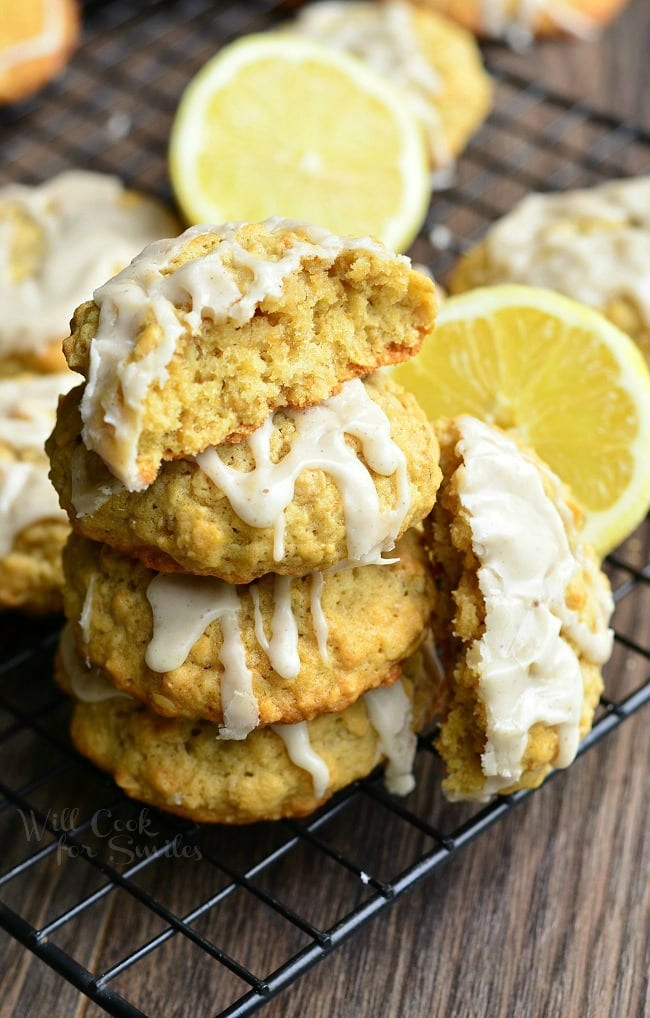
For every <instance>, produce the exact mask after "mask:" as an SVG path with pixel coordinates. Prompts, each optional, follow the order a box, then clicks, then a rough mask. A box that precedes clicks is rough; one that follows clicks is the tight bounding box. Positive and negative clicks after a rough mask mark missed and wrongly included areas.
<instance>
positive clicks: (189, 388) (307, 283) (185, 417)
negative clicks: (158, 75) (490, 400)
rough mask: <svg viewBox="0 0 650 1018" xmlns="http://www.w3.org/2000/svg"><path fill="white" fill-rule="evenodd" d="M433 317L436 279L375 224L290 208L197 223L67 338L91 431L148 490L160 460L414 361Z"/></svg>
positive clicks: (111, 458)
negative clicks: (255, 217)
mask: <svg viewBox="0 0 650 1018" xmlns="http://www.w3.org/2000/svg"><path fill="white" fill-rule="evenodd" d="M434 318H435V291H434V286H433V283H432V281H431V280H430V279H427V278H426V277H425V276H422V275H420V273H417V272H414V271H413V270H412V269H411V267H410V262H409V260H408V259H407V258H405V257H404V256H402V255H394V254H392V253H391V252H389V251H388V250H387V249H386V248H385V247H384V246H383V245H381V244H379V243H378V242H375V241H372V240H370V239H368V238H365V239H361V240H355V239H350V238H347V239H344V238H341V237H337V236H335V235H334V234H332V233H330V232H329V231H327V230H324V229H321V228H317V227H314V226H307V225H301V224H296V223H294V222H292V221H289V220H284V219H273V220H268V221H267V222H266V223H260V224H241V223H228V224H226V225H225V226H219V227H216V226H215V227H206V226H199V227H192V228H191V229H189V230H187V231H186V232H185V233H184V234H182V235H181V237H179V238H178V239H176V240H174V241H167V242H163V243H159V244H154V245H151V246H150V247H148V248H146V249H145V250H144V251H143V252H142V254H141V255H140V256H139V257H138V258H136V259H135V261H134V262H133V263H132V264H131V266H129V267H128V268H127V269H126V270H124V271H123V272H122V273H120V274H119V275H118V276H116V277H115V279H113V280H110V281H109V282H108V283H106V284H105V286H103V287H100V289H99V290H96V291H95V300H94V301H91V302H90V303H86V304H83V305H82V306H81V307H80V308H78V309H77V311H76V313H75V317H74V321H73V331H72V335H71V336H70V337H69V338H68V339H67V340H66V341H65V343H64V350H65V353H66V357H67V359H68V363H69V365H70V367H71V368H73V369H74V370H75V371H80V372H81V373H82V374H83V375H85V376H86V377H87V384H86V388H85V391H84V394H83V398H82V401H81V416H82V420H83V422H84V429H83V440H84V443H85V445H86V446H87V448H88V449H92V450H94V451H95V452H96V453H98V454H99V455H100V456H101V457H102V459H103V460H104V462H105V463H106V464H107V466H108V467H109V469H110V470H111V471H112V473H113V474H115V476H116V477H117V478H118V479H119V480H120V481H121V482H122V483H123V484H124V485H125V487H127V488H128V489H129V490H131V491H141V490H143V489H144V488H146V487H147V486H148V485H149V484H151V482H152V481H153V480H154V479H155V477H156V475H157V473H158V471H159V469H160V465H161V463H162V461H163V460H170V459H179V458H187V457H188V456H192V455H195V454H196V453H199V452H202V451H203V450H204V449H206V448H207V447H208V446H215V445H220V444H221V443H222V442H224V441H229V442H232V441H235V442H237V441H240V440H241V439H242V438H243V437H245V436H246V435H248V434H250V433H251V432H252V431H254V430H256V429H257V428H259V427H260V426H261V425H262V424H263V423H264V421H265V420H266V419H267V418H268V416H269V414H270V413H272V412H273V410H275V409H277V408H279V407H282V406H290V407H308V406H313V405H314V404H317V403H320V402H322V400H324V399H327V397H329V396H331V395H332V394H333V393H335V392H337V391H338V390H339V388H340V386H341V384H342V383H343V382H345V381H347V380H348V379H351V378H354V377H356V376H363V375H367V374H369V373H370V372H372V371H373V370H374V369H375V368H378V367H380V366H382V365H384V364H392V363H394V362H397V361H401V360H405V359H406V358H408V357H410V356H411V355H412V354H414V353H416V352H417V350H418V349H419V347H420V345H421V343H422V341H423V339H424V337H425V336H426V335H427V334H428V333H429V332H430V331H431V330H432V328H433V325H434Z"/></svg>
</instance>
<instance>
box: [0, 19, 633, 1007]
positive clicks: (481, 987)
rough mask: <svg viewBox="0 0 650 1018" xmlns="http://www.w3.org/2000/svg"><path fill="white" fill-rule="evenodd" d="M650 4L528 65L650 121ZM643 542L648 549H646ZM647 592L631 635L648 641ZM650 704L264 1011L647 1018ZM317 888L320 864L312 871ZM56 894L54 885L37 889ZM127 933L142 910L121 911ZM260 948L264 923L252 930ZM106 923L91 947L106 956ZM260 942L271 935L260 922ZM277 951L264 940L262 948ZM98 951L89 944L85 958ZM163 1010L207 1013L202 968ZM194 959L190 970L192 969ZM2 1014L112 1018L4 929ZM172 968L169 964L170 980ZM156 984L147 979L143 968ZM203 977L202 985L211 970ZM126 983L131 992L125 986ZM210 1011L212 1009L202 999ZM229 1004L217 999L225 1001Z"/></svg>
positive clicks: (524, 61) (529, 58)
mask: <svg viewBox="0 0 650 1018" xmlns="http://www.w3.org/2000/svg"><path fill="white" fill-rule="evenodd" d="M649 55H650V4H649V3H648V0H633V2H632V3H631V4H630V6H629V7H628V9H627V11H626V12H625V14H624V15H623V16H622V17H621V18H620V19H619V21H618V22H617V23H616V24H615V25H614V26H613V27H612V28H611V29H610V30H609V32H608V33H607V34H606V35H605V37H604V38H603V40H602V42H600V43H597V44H573V43H562V44H558V43H549V44H546V45H544V46H542V47H540V48H539V49H538V50H537V51H536V52H535V53H533V54H528V55H526V56H525V57H520V56H514V55H513V56H512V57H508V58H507V60H508V63H509V64H511V65H512V66H513V67H514V68H517V67H524V66H525V72H526V75H527V76H532V74H533V73H536V74H537V76H538V77H539V78H540V79H541V80H542V81H544V82H546V83H548V84H550V85H551V86H552V87H553V88H554V89H555V90H556V91H558V92H564V93H566V94H569V95H573V96H576V97H578V96H580V97H582V98H584V99H587V100H589V101H591V102H593V103H595V104H596V105H597V106H599V107H601V108H603V109H606V110H610V111H612V112H613V113H615V114H617V115H619V116H622V117H627V118H632V119H634V120H636V121H638V122H640V123H642V124H643V125H644V126H645V127H646V128H649V129H650V71H649V70H648V57H649ZM645 544H646V546H645V548H644V547H642V546H641V542H637V545H638V547H637V551H638V554H639V556H642V555H643V554H644V552H645V553H646V554H647V550H648V549H647V541H646V542H645ZM649 610H650V603H648V600H647V598H646V599H645V601H644V602H643V603H642V606H641V610H640V609H639V605H638V603H637V604H636V605H635V606H632V607H630V608H628V609H626V608H625V606H624V607H623V609H622V611H623V612H625V611H628V615H629V619H628V620H627V622H626V625H627V628H626V632H627V634H628V635H629V636H631V637H634V636H635V635H636V636H637V637H639V638H640V637H641V636H642V635H643V636H644V637H645V639H646V640H647V633H648V626H649V624H650V622H649V614H648V613H649ZM648 720H649V718H648V713H647V711H646V712H645V713H643V712H642V713H640V714H639V715H637V716H636V717H635V718H633V719H632V720H631V721H629V722H627V723H626V724H625V725H623V726H622V728H620V729H619V730H618V731H617V732H616V733H615V734H613V735H610V736H608V737H607V738H606V739H605V740H604V741H603V742H602V743H600V744H599V745H598V746H597V747H596V748H595V749H594V750H592V751H590V752H589V753H587V754H586V755H585V756H584V757H582V758H581V759H580V760H579V761H578V762H577V763H576V764H575V765H574V766H573V767H572V768H571V769H570V771H568V772H567V773H564V774H562V775H559V776H557V777H556V778H555V779H554V780H553V781H552V782H550V783H549V784H547V785H546V786H545V787H544V788H543V789H541V790H540V791H539V792H537V793H536V794H534V795H533V796H532V797H531V798H530V799H529V800H527V801H526V802H525V803H524V804H523V805H521V806H520V807H518V808H517V809H516V810H514V811H513V812H511V813H510V814H509V815H508V816H507V818H506V819H505V820H503V821H501V822H500V823H498V824H497V825H496V826H495V827H493V828H491V829H490V830H489V831H488V832H487V833H486V834H484V835H483V836H481V837H480V838H479V839H478V840H477V841H475V842H473V843H472V844H471V845H469V846H468V847H467V848H465V849H463V851H462V852H461V853H459V855H458V856H456V857H455V858H454V859H453V860H452V861H451V862H450V863H449V864H447V866H446V868H443V869H442V870H441V871H438V873H437V874H436V875H435V876H434V877H433V878H431V879H429V880H426V881H424V882H423V883H421V884H419V885H418V886H417V887H416V888H415V889H414V890H412V891H411V892H410V893H408V894H407V895H406V896H405V897H403V898H402V899H400V900H399V901H398V902H397V903H396V904H395V905H394V906H393V907H392V908H390V909H389V910H388V911H387V912H385V913H384V914H383V915H381V916H380V917H379V918H378V919H376V920H375V921H373V922H371V923H370V924H368V925H366V926H365V927H364V928H363V929H361V931H360V932H359V933H357V934H356V935H355V936H354V937H353V938H352V939H351V940H348V941H347V942H346V943H345V944H344V945H343V946H342V947H341V948H339V949H338V950H336V951H335V952H333V953H332V954H331V955H330V956H329V957H328V958H326V959H325V960H324V961H323V962H321V963H320V964H319V965H318V966H316V967H315V968H314V969H312V970H311V971H310V972H308V973H307V974H306V975H305V976H304V977H303V978H302V979H301V980H300V981H299V982H298V983H296V984H294V985H293V986H291V987H290V988H289V989H288V990H286V991H285V992H284V993H283V994H282V995H281V996H280V997H279V998H276V999H275V1000H273V1001H272V1002H270V1003H269V1004H268V1005H267V1007H266V1008H265V1009H264V1010H263V1011H262V1013H263V1014H264V1015H265V1016H266V1018H302V1016H307V1015H308V1016H309V1018H334V1016H336V1018H339V1016H346V1018H347V1016H350V1018H352V1016H354V1018H405V1016H406V1018H411V1016H414V1018H419V1016H425V1015H426V1016H427V1018H438V1016H439V1018H643V1016H646V1015H649V1014H650V998H649V997H648V952H649V950H650V942H649V938H648V929H649V924H650V899H649V895H650V882H649V880H648V874H649V873H650V823H649V812H648V774H649V773H650V739H649V738H648ZM312 879H313V887H314V896H315V898H316V897H317V896H318V879H319V874H318V871H317V870H315V871H314V872H313V875H312ZM41 894H46V891H45V890H44V889H43V888H41V887H40V886H35V887H34V895H35V896H38V895H41ZM123 923H124V929H125V936H126V935H127V932H128V918H127V916H126V914H125V915H124V917H123ZM252 929H253V932H252V938H253V943H252V945H251V950H252V951H253V952H254V951H255V949H256V944H255V937H256V935H257V934H256V932H255V929H256V927H255V926H253V928H252ZM105 937H106V926H105V925H104V926H102V925H101V923H100V924H99V925H98V927H97V930H96V931H95V933H94V935H93V939H92V942H90V941H89V943H88V945H87V952H85V953H87V961H88V963H89V964H90V963H91V962H92V959H93V958H97V957H99V955H100V954H101V951H102V946H103V942H104V939H105ZM259 937H260V944H259V945H257V947H258V949H260V950H261V948H262V946H263V945H262V943H261V940H262V939H266V938H268V930H267V929H266V928H265V927H264V926H263V925H261V926H260V927H259ZM264 946H266V945H264ZM82 953H84V952H82ZM183 958H184V956H183V955H180V956H178V955H177V956H174V955H173V954H167V955H165V956H164V957H161V960H160V962H159V964H160V965H161V966H165V972H164V976H165V977H169V970H168V969H167V966H173V967H174V968H175V967H176V966H178V968H177V976H178V986H177V990H178V992H177V994H176V996H175V999H174V1000H173V1001H172V999H171V998H169V999H168V1000H162V1001H161V1000H160V999H159V998H158V997H157V996H156V969H155V967H154V968H153V971H152V970H151V969H150V970H149V975H148V976H147V977H146V978H148V979H149V980H151V985H150V988H149V989H148V990H144V989H143V998H144V999H142V1000H140V1002H139V1003H140V1006H141V1007H144V1009H145V1010H147V1006H146V1001H147V999H149V1001H150V1002H151V1013H152V1014H156V1015H164V1016H167V1015H171V1014H174V1015H179V1016H180V1015H183V1016H185V1015H187V1016H194V1015H197V1016H199V1015H201V1016H202V1015H205V1014H208V1013H210V1011H209V1010H208V1011H206V1010H205V1009H204V1008H205V1004H206V997H205V989H203V990H202V991H201V994H202V995H198V991H197V995H196V996H195V991H194V989H193V984H194V974H193V969H192V962H191V961H189V962H185V961H184V960H183ZM184 966H185V967H184ZM0 972H3V973H4V975H3V980H2V994H1V995H0V1016H2V1018H9V1016H14V1018H18V1016H21V1018H23V1016H29V1018H33V1016H36V1015H46V1014H47V1015H55V1016H67V1015H74V1016H75V1018H81V1016H99V1015H100V1014H101V1013H103V1012H101V1010H100V1009H99V1008H98V1007H97V1006H96V1005H95V1004H92V1003H90V1002H89V1001H88V1000H87V999H86V998H85V997H82V996H80V995H79V994H78V993H77V992H76V991H75V990H74V989H73V988H71V987H70V986H68V985H66V984H65V983H64V981H63V980H62V979H61V978H60V977H59V976H58V975H56V974H55V973H54V972H52V971H51V970H50V969H49V968H48V967H47V966H45V965H44V964H43V963H42V962H40V961H39V960H37V959H35V958H34V957H33V956H32V955H30V954H28V953H27V952H24V951H23V950H22V949H21V948H19V947H18V946H17V945H16V944H14V942H12V941H11V940H10V939H9V938H8V937H7V936H6V935H4V934H0ZM162 977H163V974H162V970H160V979H162ZM143 978H145V977H143ZM196 978H197V985H198V979H199V977H198V976H197V977H196ZM116 988H117V987H116ZM201 1005H202V1006H201ZM214 1010H216V1008H214V1009H213V1011H214Z"/></svg>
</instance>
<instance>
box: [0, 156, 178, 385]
mask: <svg viewBox="0 0 650 1018" xmlns="http://www.w3.org/2000/svg"><path fill="white" fill-rule="evenodd" d="M0 225H1V227H2V230H1V235H0V303H1V304H2V309H3V312H2V320H1V321H0V370H3V369H4V365H5V362H7V363H8V364H10V365H13V364H14V362H15V364H16V365H20V364H21V363H24V364H26V365H27V366H35V367H39V368H41V369H44V370H52V368H53V367H54V368H55V369H57V370H60V369H61V368H63V367H65V362H64V360H63V358H62V356H61V349H60V344H61V341H62V340H63V338H64V337H65V336H66V335H67V334H68V325H69V321H70V315H71V313H72V310H73V309H74V308H75V306H76V305H77V304H79V303H80V302H81V301H83V300H86V299H87V298H88V296H89V295H90V294H91V293H92V291H93V288H94V287H96V286H98V285H99V284H100V283H101V282H102V281H103V280H105V279H106V278H107V276H110V275H112V274H113V273H115V272H117V271H118V270H119V269H121V268H123V267H124V266H125V265H127V264H128V262H129V261H130V260H131V258H133V256H134V255H135V254H137V253H138V251H140V250H141V249H142V247H143V246H144V245H145V244H148V243H150V242H151V241H152V240H155V239H157V238H158V237H160V236H161V235H163V234H166V233H169V232H176V228H177V227H176V222H175V220H174V218H173V217H172V216H171V215H170V214H169V213H168V212H167V211H166V210H165V209H164V208H163V207H162V206H161V205H159V203H158V202H155V201H153V200H151V199H149V198H145V197H144V196H141V195H136V194H135V193H131V192H128V191H125V189H124V186H123V184H122V183H121V181H120V180H118V178H117V177H112V176H109V175H107V174H101V173H90V172H87V171H85V170H70V171H67V172H65V173H61V174H59V175H58V176H56V177H53V178H52V179H51V180H49V181H47V182H46V183H44V184H40V185H39V186H37V187H27V186H25V185H22V184H10V185H8V186H7V187H4V188H2V189H1V190H0ZM30 358H31V360H30Z"/></svg>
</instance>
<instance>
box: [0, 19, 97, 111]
mask: <svg viewBox="0 0 650 1018" xmlns="http://www.w3.org/2000/svg"><path fill="white" fill-rule="evenodd" d="M79 27H80V17H79V5H78V3H77V0H47V3H44V2H43V0H21V2H20V3H19V4H17V3H4V4H3V5H2V21H0V104H5V103H13V102H19V101H20V100H21V99H26V98H27V97H28V96H30V95H32V94H33V93H34V92H37V91H38V90H39V89H40V88H42V87H43V86H44V85H46V84H47V83H48V82H49V81H50V80H51V79H52V78H54V77H55V76H56V75H57V74H58V73H59V71H60V70H61V69H62V68H63V67H64V66H65V65H66V63H67V62H68V59H69V57H70V54H71V52H72V50H73V49H74V48H75V46H76V45H77V41H78V39H79Z"/></svg>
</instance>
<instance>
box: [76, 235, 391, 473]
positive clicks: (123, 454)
mask: <svg viewBox="0 0 650 1018" xmlns="http://www.w3.org/2000/svg"><path fill="white" fill-rule="evenodd" d="M242 225H245V224H242V223H226V224H225V225H223V226H195V227H191V228H190V229H189V230H186V231H185V233H183V234H182V235H181V236H180V237H178V238H176V239H174V240H168V241H160V242H158V243H155V244H150V245H149V246H148V247H147V248H145V250H144V251H143V252H142V253H141V254H140V255H138V257H137V258H135V259H134V260H133V262H132V263H131V265H129V266H128V267H127V268H126V269H124V270H123V271H122V272H120V273H119V274H118V275H117V276H115V277H114V278H113V279H111V280H109V281H108V283H105V284H104V286H102V287H100V288H99V289H98V290H96V291H95V294H94V297H95V302H96V303H97V305H98V306H99V309H100V316H99V325H98V328H97V333H96V335H95V337H94V339H93V341H92V343H91V345H90V362H89V372H88V381H87V384H86V388H85V390H84V396H83V399H82V402H81V416H82V419H83V422H84V428H83V440H84V443H85V444H86V447H87V448H88V449H93V450H94V451H95V452H97V453H98V454H99V455H100V456H101V457H102V459H103V460H104V462H105V463H106V464H107V466H108V467H109V469H110V470H111V471H112V472H113V473H114V474H115V476H116V477H118V478H119V479H120V480H121V481H122V482H123V483H124V484H125V485H126V487H127V488H128V489H129V490H131V491H141V490H143V488H145V487H146V482H145V481H144V480H143V478H142V477H141V475H140V473H139V471H138V467H137V462H136V458H137V450H138V441H139V437H140V433H141V429H142V417H143V401H144V399H145V397H146V395H147V392H148V391H149V389H150V388H151V386H153V385H159V386H163V385H164V383H165V381H166V379H167V377H168V364H169V362H170V360H171V358H172V356H173V353H174V350H175V349H176V345H177V343H178V341H179V339H180V338H181V336H182V335H184V334H185V333H186V332H187V331H188V330H189V331H191V332H197V331H198V330H199V329H200V326H201V322H202V320H203V319H210V320H212V321H213V322H216V323H221V322H225V321H231V322H233V323H235V325H243V324H245V323H246V322H248V321H250V319H251V318H252V317H253V315H254V313H255V310H256V309H257V308H258V307H259V305H260V304H261V302H262V301H263V300H264V299H265V298H267V297H279V296H280V294H281V293H282V290H283V287H284V283H285V280H286V278H287V276H289V275H290V274H291V273H292V272H294V271H296V270H298V269H299V268H300V266H301V265H302V263H303V262H304V261H305V260H316V261H318V262H319V263H320V264H321V265H322V266H323V267H324V268H326V267H328V266H329V265H331V264H332V263H333V262H334V260H335V259H336V258H337V257H338V255H340V254H341V253H342V252H343V251H347V250H366V251H372V252H374V253H376V254H379V255H381V256H382V257H383V258H385V259H386V261H391V262H395V261H402V262H405V263H406V264H410V263H409V262H408V259H405V258H404V256H402V255H393V254H391V253H390V252H389V251H388V250H387V249H386V248H385V247H384V246H383V245H381V244H378V243H377V242H376V241H373V240H371V239H370V238H361V239H351V238H341V237H337V236H336V235H335V234H333V233H330V232H329V231H328V230H325V229H322V228H320V227H315V226H309V225H307V224H300V223H296V222H294V221H293V220H287V219H282V218H280V217H274V218H272V219H269V220H267V221H266V224H265V225H266V227H267V229H268V231H269V232H270V233H282V232H284V231H287V230H296V229H301V230H303V231H304V232H305V239H298V238H297V237H296V238H295V239H294V240H293V242H292V243H290V244H289V245H288V247H287V248H286V250H285V253H284V254H283V255H282V257H281V258H279V259H277V260H275V261H274V260H271V259H269V258H264V257H259V256H257V255H253V254H251V253H250V252H248V251H246V250H245V249H244V248H243V247H242V245H241V244H239V243H238V241H237V239H236V235H237V233H238V231H239V230H240V228H241V227H242ZM206 236H207V237H212V238H214V239H215V241H216V243H215V246H214V248H213V249H212V250H211V251H210V252H209V253H208V254H205V255H203V256H200V257H196V258H194V259H192V260H191V261H189V262H185V263H184V264H183V265H181V266H180V267H179V268H177V269H176V270H174V271H171V270H170V266H171V264H172V262H173V261H174V259H175V258H176V257H177V256H178V255H180V254H181V252H182V250H183V249H184V248H185V247H186V246H187V244H188V243H190V242H191V241H192V240H193V239H195V238H197V237H206ZM226 257H227V258H228V259H229V260H230V266H229V265H227V264H226V262H225V258H226ZM242 268H243V269H246V270H247V276H248V282H247V283H245V284H241V287H240V284H239V283H238V281H237V276H236V274H235V272H236V270H238V269H242ZM147 321H153V322H155V323H157V324H158V326H159V336H158V342H157V343H156V344H155V345H154V346H153V347H152V348H151V349H149V351H148V352H147V353H146V354H145V355H144V356H143V357H141V358H140V359H138V360H137V361H130V360H129V358H130V355H131V354H132V351H133V349H134V346H135V344H136V340H137V336H138V333H139V330H140V329H141V328H142V327H143V326H144V324H145V322H147Z"/></svg>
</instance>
